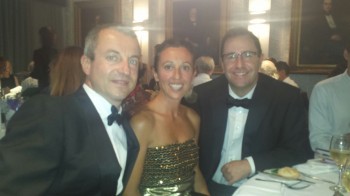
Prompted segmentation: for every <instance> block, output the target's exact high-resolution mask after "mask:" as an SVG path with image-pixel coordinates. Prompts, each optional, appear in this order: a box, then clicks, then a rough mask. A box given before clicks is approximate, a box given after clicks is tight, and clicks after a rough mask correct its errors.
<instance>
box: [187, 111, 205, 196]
mask: <svg viewBox="0 0 350 196" xmlns="http://www.w3.org/2000/svg"><path fill="white" fill-rule="evenodd" d="M189 118H190V120H191V122H192V125H193V127H194V130H195V140H196V143H198V136H199V126H200V124H199V123H200V118H199V116H198V114H197V113H196V112H195V111H194V110H192V109H189ZM194 172H195V175H194V191H195V192H196V193H201V194H204V195H210V194H209V191H208V188H207V184H206V182H205V180H204V177H203V175H202V172H201V171H200V169H199V165H198V164H197V166H196V167H195V168H194Z"/></svg>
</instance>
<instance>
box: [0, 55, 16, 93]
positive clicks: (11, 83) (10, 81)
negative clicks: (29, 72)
mask: <svg viewBox="0 0 350 196" xmlns="http://www.w3.org/2000/svg"><path fill="white" fill-rule="evenodd" d="M0 81H1V82H0V89H1V91H2V92H1V93H2V94H3V95H5V94H7V93H9V92H10V89H12V88H14V87H16V86H18V85H19V83H18V79H17V77H16V76H14V75H13V74H12V64H11V62H10V61H9V60H7V59H6V58H4V57H0Z"/></svg>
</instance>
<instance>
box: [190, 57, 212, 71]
mask: <svg viewBox="0 0 350 196" xmlns="http://www.w3.org/2000/svg"><path fill="white" fill-rule="evenodd" d="M194 66H195V68H196V70H197V73H207V74H210V73H211V72H212V71H213V70H214V68H215V63H214V59H213V58H212V57H210V56H201V57H199V58H197V59H196V61H195V62H194Z"/></svg>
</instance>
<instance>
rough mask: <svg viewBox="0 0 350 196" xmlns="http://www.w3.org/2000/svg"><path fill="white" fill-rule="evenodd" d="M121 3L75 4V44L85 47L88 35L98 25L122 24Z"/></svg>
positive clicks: (109, 1) (113, 0)
mask: <svg viewBox="0 0 350 196" xmlns="http://www.w3.org/2000/svg"><path fill="white" fill-rule="evenodd" d="M120 3H121V1H116V0H99V1H81V2H74V27H75V29H74V32H75V35H74V39H75V44H77V45H78V46H81V47H83V45H84V40H85V37H86V35H87V33H88V32H89V31H90V30H91V29H92V28H93V27H94V26H96V25H100V24H105V23H117V24H118V23H121V4H120Z"/></svg>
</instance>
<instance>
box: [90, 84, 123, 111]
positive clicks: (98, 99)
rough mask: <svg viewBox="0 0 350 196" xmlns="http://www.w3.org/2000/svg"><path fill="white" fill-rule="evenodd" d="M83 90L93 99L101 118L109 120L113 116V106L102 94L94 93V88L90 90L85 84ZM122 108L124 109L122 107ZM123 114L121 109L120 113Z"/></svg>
mask: <svg viewBox="0 0 350 196" xmlns="http://www.w3.org/2000/svg"><path fill="white" fill-rule="evenodd" d="M83 88H84V90H85V92H86V94H87V95H88V96H89V98H90V99H91V101H92V103H93V104H94V106H95V108H96V110H97V112H98V113H99V114H100V116H101V118H107V116H109V115H110V114H111V107H112V104H111V103H109V102H108V101H107V100H106V99H105V98H104V97H102V96H101V95H100V94H98V93H97V92H96V91H94V90H93V89H92V88H90V87H89V86H88V85H86V84H84V85H83ZM120 108H122V107H120ZM121 112H122V109H119V111H118V113H119V114H120V113H121Z"/></svg>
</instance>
